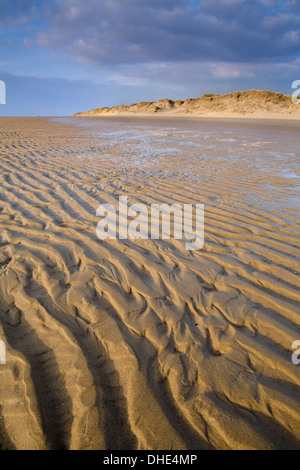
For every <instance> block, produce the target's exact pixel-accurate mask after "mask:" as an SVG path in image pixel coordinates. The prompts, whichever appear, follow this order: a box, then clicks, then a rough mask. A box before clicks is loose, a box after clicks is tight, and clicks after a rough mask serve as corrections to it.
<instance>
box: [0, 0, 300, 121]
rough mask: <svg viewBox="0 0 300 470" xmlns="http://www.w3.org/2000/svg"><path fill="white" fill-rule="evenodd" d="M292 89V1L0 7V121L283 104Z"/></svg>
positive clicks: (18, 2)
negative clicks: (222, 99) (220, 104)
mask: <svg viewBox="0 0 300 470" xmlns="http://www.w3.org/2000/svg"><path fill="white" fill-rule="evenodd" d="M295 80H300V0H280V1H276V0H196V1H195V0H0V81H3V82H5V84H6V104H0V116H68V115H71V114H73V113H75V112H79V111H86V110H89V109H93V108H96V107H100V106H115V105H120V104H132V103H135V102H139V101H156V100H158V99H162V98H169V99H181V100H183V99H186V98H197V97H200V96H202V95H203V94H205V93H221V94H224V93H229V92H232V91H237V90H239V91H240V90H251V89H264V90H265V89H268V90H272V91H280V92H283V93H287V94H291V93H292V92H293V90H292V89H291V85H292V82H293V81H295ZM2 101H3V99H2V100H1V92H0V103H1V102H2Z"/></svg>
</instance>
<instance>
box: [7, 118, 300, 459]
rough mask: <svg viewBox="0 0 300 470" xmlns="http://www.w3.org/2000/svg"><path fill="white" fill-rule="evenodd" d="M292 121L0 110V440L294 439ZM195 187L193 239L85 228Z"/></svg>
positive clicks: (173, 444)
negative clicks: (197, 238)
mask: <svg viewBox="0 0 300 470" xmlns="http://www.w3.org/2000/svg"><path fill="white" fill-rule="evenodd" d="M299 127H300V126H299V124H297V123H288V124H287V123H284V122H283V123H278V122H277V123H273V124H272V125H271V124H270V125H269V124H268V123H264V124H263V123H262V122H260V123H255V122H254V121H252V122H251V123H250V122H244V123H243V124H241V123H238V122H234V121H223V122H219V121H209V122H207V123H205V121H204V120H192V119H191V120H188V119H186V120H180V119H169V120H166V119H151V118H148V119H143V118H140V119H125V118H123V119H121V118H105V119H101V118H98V119H92V118H91V119H89V118H85V119H84V118H82V119H56V120H47V119H42V118H40V119H23V118H19V119H8V118H7V119H4V118H1V119H0V158H1V171H0V179H1V193H0V200H1V202H0V340H3V341H5V343H6V349H7V364H6V365H0V448H2V449H46V448H47V449H114V450H116V449H151V450H154V449H168V450H169V449H177V450H179V449H206V448H215V449H290V448H296V449H300V411H299V410H300V407H299V405H300V398H299V385H300V376H299V366H295V365H294V364H293V363H292V361H291V356H292V353H293V350H292V344H293V342H294V341H296V340H300V328H299V318H300V316H299V315H300V306H299V300H300V294H299V293H300V290H299V287H300V265H299V262H300V226H299V215H300V214H299V213H300V165H299V162H300V150H299ZM121 195H127V196H128V198H129V203H133V202H141V203H144V204H151V203H157V202H168V203H174V202H178V203H193V204H195V203H203V204H205V224H206V228H205V246H204V248H203V250H201V251H199V252H188V251H186V250H185V246H184V243H183V242H181V241H174V240H171V241H167V240H164V241H151V240H143V241H141V240H139V241H135V242H134V241H118V240H116V241H105V242H102V241H99V240H98V239H97V237H96V224H97V222H98V221H99V219H98V218H97V217H96V209H97V207H98V205H99V204H100V203H107V202H109V203H113V204H117V201H118V197H119V196H121Z"/></svg>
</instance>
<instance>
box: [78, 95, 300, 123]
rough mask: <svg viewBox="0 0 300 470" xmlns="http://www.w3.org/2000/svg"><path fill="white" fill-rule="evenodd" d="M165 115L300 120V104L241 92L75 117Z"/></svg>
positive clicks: (100, 111)
mask: <svg viewBox="0 0 300 470" xmlns="http://www.w3.org/2000/svg"><path fill="white" fill-rule="evenodd" d="M152 114H153V115H156V116H157V115H163V116H207V117H209V116H210V117H223V118H224V117H229V118H230V117H239V118H249V117H252V118H257V119H258V118H262V119H266V118H268V119H283V118H284V119H300V105H296V104H294V103H293V102H292V99H291V96H285V95H283V94H282V93H274V92H271V91H261V90H252V91H237V92H235V93H229V94H227V95H224V96H222V95H213V94H208V95H204V96H202V98H192V99H187V100H184V101H179V100H177V101H173V100H168V99H165V100H159V101H156V102H141V103H136V104H132V105H131V106H123V105H122V106H114V107H112V108H97V109H93V110H92V111H87V112H83V113H77V114H75V115H74V116H111V115H115V116H118V115H128V116H132V115H144V116H145V115H152Z"/></svg>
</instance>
